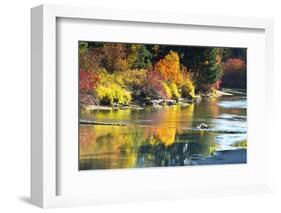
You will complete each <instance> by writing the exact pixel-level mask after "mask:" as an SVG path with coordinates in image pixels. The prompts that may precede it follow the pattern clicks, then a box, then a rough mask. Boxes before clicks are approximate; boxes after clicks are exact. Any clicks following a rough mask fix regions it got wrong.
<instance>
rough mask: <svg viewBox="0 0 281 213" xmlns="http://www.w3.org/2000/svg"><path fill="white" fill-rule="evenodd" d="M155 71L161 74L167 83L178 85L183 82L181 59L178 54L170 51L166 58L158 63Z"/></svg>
mask: <svg viewBox="0 0 281 213" xmlns="http://www.w3.org/2000/svg"><path fill="white" fill-rule="evenodd" d="M155 70H156V71H157V72H159V74H160V75H161V76H162V78H163V79H164V81H166V82H170V83H175V84H177V83H179V82H180V81H181V80H182V76H181V70H180V59H179V56H178V54H177V53H176V52H174V51H170V53H169V54H168V55H166V56H165V58H163V59H161V60H160V61H159V62H157V63H156V65H155Z"/></svg>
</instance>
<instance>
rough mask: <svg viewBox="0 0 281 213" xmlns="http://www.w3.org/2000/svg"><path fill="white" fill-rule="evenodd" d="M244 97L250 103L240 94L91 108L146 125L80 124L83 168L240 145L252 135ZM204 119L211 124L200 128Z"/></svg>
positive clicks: (102, 116) (176, 159) (162, 162)
mask: <svg viewBox="0 0 281 213" xmlns="http://www.w3.org/2000/svg"><path fill="white" fill-rule="evenodd" d="M241 101H242V102H245V103H243V104H246V99H245V98H244V97H241V96H235V97H231V98H220V99H206V100H202V101H201V102H200V103H198V104H191V105H189V106H173V107H167V108H160V109H154V108H146V109H144V110H130V109H127V110H111V111H99V112H98V111H94V112H85V113H84V114H82V115H81V117H82V118H83V119H93V120H95V121H102V122H111V123H112V122H116V123H120V122H125V123H131V124H137V125H141V126H140V127H132V126H112V125H80V161H79V168H80V169H81V170H88V169H109V168H135V167H155V166H157V167H158V166H183V165H195V164H196V162H197V160H198V159H204V158H208V157H209V156H212V154H213V153H215V152H216V151H218V150H230V149H239V147H237V146H233V144H235V143H236V142H239V141H243V140H246V137H247V135H246V132H247V126H246V109H245V108H244V107H241V105H242V104H241V103H240V102H241ZM230 102H233V103H234V104H233V106H232V107H229V105H231V104H230ZM238 102H239V104H237V103H238ZM226 103H227V104H226ZM201 122H204V123H207V124H208V125H209V127H210V128H209V129H207V130H198V129H197V128H196V126H197V125H198V124H200V123H201ZM238 160H239V159H238Z"/></svg>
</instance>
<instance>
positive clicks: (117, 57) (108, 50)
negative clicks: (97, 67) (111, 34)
mask: <svg viewBox="0 0 281 213" xmlns="http://www.w3.org/2000/svg"><path fill="white" fill-rule="evenodd" d="M101 51H102V55H103V57H102V60H101V66H102V67H104V68H105V69H106V70H107V71H108V72H109V73H113V72H114V71H123V70H126V69H128V62H127V60H126V56H127V49H126V47H125V45H124V44H114V43H106V44H104V46H103V47H102V48H101Z"/></svg>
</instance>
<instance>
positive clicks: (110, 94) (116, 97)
mask: <svg viewBox="0 0 281 213" xmlns="http://www.w3.org/2000/svg"><path fill="white" fill-rule="evenodd" d="M96 96H97V98H98V100H99V101H100V103H101V104H104V105H112V104H113V103H117V104H127V103H129V102H130V101H131V99H132V98H131V94H130V93H129V92H128V91H126V90H125V89H123V88H121V87H120V86H119V85H117V84H114V83H113V84H110V85H108V86H103V85H99V86H98V87H97V89H96Z"/></svg>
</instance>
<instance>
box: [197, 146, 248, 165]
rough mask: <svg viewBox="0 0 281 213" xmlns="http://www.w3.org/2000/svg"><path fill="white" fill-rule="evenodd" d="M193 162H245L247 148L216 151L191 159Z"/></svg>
mask: <svg viewBox="0 0 281 213" xmlns="http://www.w3.org/2000/svg"><path fill="white" fill-rule="evenodd" d="M193 162H194V164H195V165H213V164H238V163H247V150H246V149H236V150H224V151H217V152H215V153H214V154H213V155H212V156H210V157H207V158H204V159H199V160H193Z"/></svg>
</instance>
